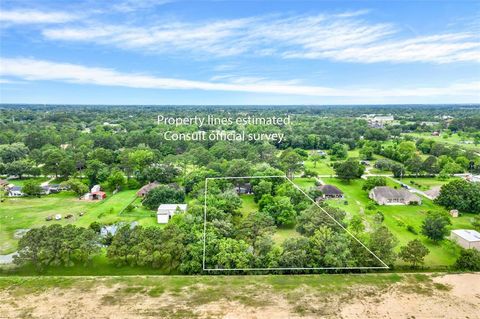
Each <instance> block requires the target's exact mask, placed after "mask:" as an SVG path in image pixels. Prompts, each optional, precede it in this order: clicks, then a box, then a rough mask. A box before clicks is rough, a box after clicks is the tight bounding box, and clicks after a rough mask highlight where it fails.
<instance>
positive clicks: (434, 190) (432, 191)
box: [425, 186, 442, 198]
mask: <svg viewBox="0 0 480 319" xmlns="http://www.w3.org/2000/svg"><path fill="white" fill-rule="evenodd" d="M441 188H442V187H441V186H433V187H432V188H430V189H429V190H428V191H425V194H427V195H428V196H430V197H431V198H437V197H438V196H439V195H440V189H441Z"/></svg>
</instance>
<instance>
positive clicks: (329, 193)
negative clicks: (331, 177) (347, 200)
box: [316, 185, 343, 201]
mask: <svg viewBox="0 0 480 319" xmlns="http://www.w3.org/2000/svg"><path fill="white" fill-rule="evenodd" d="M317 189H318V190H319V191H321V192H322V196H321V197H318V198H316V200H317V201H318V200H323V199H329V198H343V192H342V191H341V190H339V189H338V188H337V187H336V186H333V185H320V186H318V187H317Z"/></svg>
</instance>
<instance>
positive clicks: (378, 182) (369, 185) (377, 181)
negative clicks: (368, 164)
mask: <svg viewBox="0 0 480 319" xmlns="http://www.w3.org/2000/svg"><path fill="white" fill-rule="evenodd" d="M377 186H387V178H386V177H384V176H369V177H368V178H367V179H366V180H365V182H364V183H363V186H362V189H363V190H364V191H367V192H368V191H370V190H371V189H374V188H375V187H377Z"/></svg>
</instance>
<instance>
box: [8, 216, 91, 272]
mask: <svg viewBox="0 0 480 319" xmlns="http://www.w3.org/2000/svg"><path fill="white" fill-rule="evenodd" d="M99 251H100V246H99V244H98V236H97V234H95V232H94V231H93V230H91V229H86V228H82V227H77V226H75V225H67V226H61V225H58V224H54V225H50V226H48V227H47V226H42V227H40V228H32V229H31V230H29V231H28V232H27V233H26V234H25V235H24V236H23V237H22V238H21V239H20V241H19V243H18V256H15V257H14V262H15V263H16V264H18V265H22V266H23V265H29V264H30V265H33V266H34V267H35V268H36V269H37V270H39V271H42V270H44V269H45V268H47V267H49V266H64V267H71V266H74V265H76V264H83V265H87V264H88V263H89V262H90V261H91V260H92V258H93V256H95V255H96V254H97V253H98V252H99Z"/></svg>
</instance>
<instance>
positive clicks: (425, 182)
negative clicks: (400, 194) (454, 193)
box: [399, 177, 455, 191]
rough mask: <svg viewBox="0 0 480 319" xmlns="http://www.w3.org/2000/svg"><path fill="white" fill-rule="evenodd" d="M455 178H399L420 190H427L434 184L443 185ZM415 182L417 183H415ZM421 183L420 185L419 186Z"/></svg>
mask: <svg viewBox="0 0 480 319" xmlns="http://www.w3.org/2000/svg"><path fill="white" fill-rule="evenodd" d="M453 179H455V178H450V179H448V180H439V179H438V178H434V177H406V178H403V179H399V181H401V182H402V183H405V184H407V185H410V186H412V187H415V188H417V189H419V190H422V191H426V190H429V189H430V188H432V187H434V186H442V185H444V184H446V183H448V182H450V181H452V180H453ZM412 182H415V183H416V184H413V183H412ZM418 185H420V186H418Z"/></svg>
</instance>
